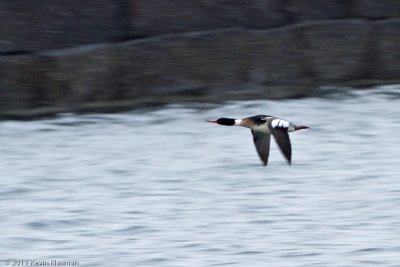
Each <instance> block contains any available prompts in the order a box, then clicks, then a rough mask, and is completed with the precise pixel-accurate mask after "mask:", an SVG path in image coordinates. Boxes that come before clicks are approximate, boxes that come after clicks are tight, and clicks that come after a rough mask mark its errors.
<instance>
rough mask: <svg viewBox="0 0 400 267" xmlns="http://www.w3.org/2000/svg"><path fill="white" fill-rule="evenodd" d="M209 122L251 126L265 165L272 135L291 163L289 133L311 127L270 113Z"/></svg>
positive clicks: (257, 148)
mask: <svg viewBox="0 0 400 267" xmlns="http://www.w3.org/2000/svg"><path fill="white" fill-rule="evenodd" d="M207 122H211V123H217V124H220V125H225V126H242V127H246V128H249V129H250V130H251V133H252V134H253V141H254V145H255V147H256V150H257V153H258V155H259V156H260V159H261V161H262V162H263V165H264V166H267V164H268V157H269V146H270V141H271V135H272V136H273V137H274V139H275V141H276V143H277V144H278V147H279V148H280V150H281V151H282V154H283V155H284V156H285V158H286V160H287V161H288V163H289V165H290V164H291V163H292V145H291V144H290V139H289V134H288V133H289V132H295V131H298V130H302V129H309V128H310V127H307V126H302V125H296V124H294V123H292V122H289V121H287V120H284V119H280V118H277V117H274V116H269V115H255V116H252V117H248V118H244V119H231V118H219V119H217V120H208V121H207Z"/></svg>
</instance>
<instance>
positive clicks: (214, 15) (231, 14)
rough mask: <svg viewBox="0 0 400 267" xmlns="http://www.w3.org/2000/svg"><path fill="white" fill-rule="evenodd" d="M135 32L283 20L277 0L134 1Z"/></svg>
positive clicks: (267, 24) (255, 24)
mask: <svg viewBox="0 0 400 267" xmlns="http://www.w3.org/2000/svg"><path fill="white" fill-rule="evenodd" d="M133 6H134V7H133V12H132V13H133V14H134V15H133V16H132V25H133V28H134V29H135V32H136V33H138V34H144V35H155V34H165V33H176V32H190V31H205V30H211V29H218V28H229V27H253V28H265V27H272V26H277V25H281V24H283V23H284V22H285V21H286V16H285V13H284V10H283V3H282V1H279V0H256V1H249V0H239V1H233V0H216V1H215V0H200V1H185V0H179V1H178V0H175V1H164V0H154V1H135V4H134V5H133Z"/></svg>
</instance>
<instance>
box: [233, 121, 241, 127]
mask: <svg viewBox="0 0 400 267" xmlns="http://www.w3.org/2000/svg"><path fill="white" fill-rule="evenodd" d="M241 123H242V120H235V124H234V125H235V126H240V125H241Z"/></svg>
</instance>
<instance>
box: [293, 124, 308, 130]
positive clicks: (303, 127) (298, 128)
mask: <svg viewBox="0 0 400 267" xmlns="http://www.w3.org/2000/svg"><path fill="white" fill-rule="evenodd" d="M303 129H310V127H308V126H303V125H300V126H296V127H294V130H295V131H298V130H303Z"/></svg>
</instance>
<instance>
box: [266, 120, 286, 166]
mask: <svg viewBox="0 0 400 267" xmlns="http://www.w3.org/2000/svg"><path fill="white" fill-rule="evenodd" d="M271 121H272V120H271ZM271 121H269V122H268V127H269V129H270V131H271V133H272V135H273V136H274V138H275V141H276V143H277V144H278V146H279V148H280V150H281V151H282V154H283V155H284V156H285V158H286V159H287V161H288V163H289V164H292V145H291V143H290V139H289V134H288V131H287V128H274V127H272V125H271Z"/></svg>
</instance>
